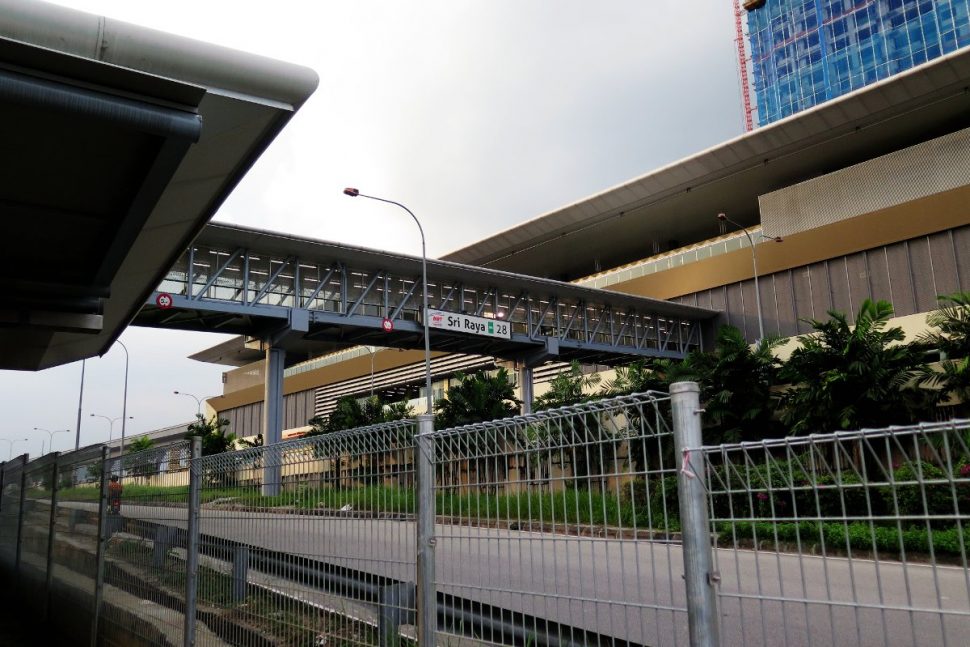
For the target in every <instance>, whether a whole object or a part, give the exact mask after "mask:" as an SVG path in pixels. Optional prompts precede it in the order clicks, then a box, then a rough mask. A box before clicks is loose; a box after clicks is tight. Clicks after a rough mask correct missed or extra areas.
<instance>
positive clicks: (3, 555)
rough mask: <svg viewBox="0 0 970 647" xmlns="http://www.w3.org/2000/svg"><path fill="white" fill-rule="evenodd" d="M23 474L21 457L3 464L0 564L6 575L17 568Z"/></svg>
mask: <svg viewBox="0 0 970 647" xmlns="http://www.w3.org/2000/svg"><path fill="white" fill-rule="evenodd" d="M23 473H24V459H23V457H18V458H15V459H14V460H12V461H7V462H6V463H4V464H3V492H2V495H0V564H2V567H3V570H4V571H5V572H7V573H14V572H15V569H16V566H17V546H18V544H17V542H18V540H19V536H18V535H19V530H20V526H19V524H20V510H21V507H20V494H21V490H22V488H21V479H22V477H23Z"/></svg>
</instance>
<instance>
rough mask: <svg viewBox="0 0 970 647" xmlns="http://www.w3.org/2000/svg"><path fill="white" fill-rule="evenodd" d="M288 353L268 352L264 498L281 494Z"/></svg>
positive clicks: (264, 414)
mask: <svg viewBox="0 0 970 647" xmlns="http://www.w3.org/2000/svg"><path fill="white" fill-rule="evenodd" d="M285 360H286V351H285V350H283V349H282V348H273V347H272V346H270V347H268V348H267V349H266V388H265V389H264V391H263V444H264V445H265V446H266V448H267V450H268V451H267V452H266V453H265V454H264V456H265V459H264V460H265V462H264V463H263V495H265V496H276V495H278V494H279V493H280V482H281V481H282V470H281V466H280V460H279V453H278V452H277V450H278V449H279V448H278V447H275V445H278V444H279V443H280V442H282V440H283V370H284V368H285V366H286V361H285Z"/></svg>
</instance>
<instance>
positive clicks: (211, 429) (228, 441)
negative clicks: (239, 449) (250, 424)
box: [185, 413, 236, 456]
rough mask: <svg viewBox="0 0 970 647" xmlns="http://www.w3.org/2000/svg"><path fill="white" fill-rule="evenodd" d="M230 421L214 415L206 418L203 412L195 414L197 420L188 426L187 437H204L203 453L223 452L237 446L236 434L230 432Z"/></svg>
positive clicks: (204, 454) (206, 454) (207, 454)
mask: <svg viewBox="0 0 970 647" xmlns="http://www.w3.org/2000/svg"><path fill="white" fill-rule="evenodd" d="M228 427H229V421H228V420H226V419H225V418H219V417H218V416H212V418H211V419H209V420H206V419H205V416H203V415H202V414H201V413H197V414H195V422H193V423H192V424H190V425H189V426H188V433H187V434H186V435H185V437H186V438H190V439H191V438H193V437H195V436H198V437H200V438H201V439H202V455H203V456H210V455H212V454H222V453H223V452H227V451H230V450H232V449H233V448H235V446H236V436H235V435H234V434H232V433H229V430H228Z"/></svg>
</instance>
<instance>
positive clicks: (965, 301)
mask: <svg viewBox="0 0 970 647" xmlns="http://www.w3.org/2000/svg"><path fill="white" fill-rule="evenodd" d="M938 299H939V301H940V303H941V305H942V307H941V308H940V309H938V310H936V311H934V312H932V313H930V315H929V316H927V317H926V323H928V324H929V325H931V326H933V327H935V328H936V330H931V331H928V332H925V333H923V334H922V335H921V336H920V338H919V340H920V342H922V343H924V344H926V346H928V347H930V348H935V349H937V350H939V351H940V364H939V370H928V371H927V372H926V374H925V376H924V384H926V385H927V386H930V387H939V388H940V389H941V391H942V394H943V397H944V399H949V398H956V399H957V400H958V401H959V404H958V405H957V415H968V414H970V292H958V293H956V294H950V295H945V296H940V297H938Z"/></svg>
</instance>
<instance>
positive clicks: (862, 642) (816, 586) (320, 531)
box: [124, 504, 970, 647]
mask: <svg viewBox="0 0 970 647" xmlns="http://www.w3.org/2000/svg"><path fill="white" fill-rule="evenodd" d="M124 514H125V515H126V516H130V517H135V518H140V519H145V520H153V521H156V522H161V523H166V524H171V525H176V526H181V527H184V526H185V516H184V515H185V509H184V508H164V507H154V506H140V505H131V504H128V505H126V506H125V509H124ZM200 526H201V531H202V533H203V534H205V535H209V536H213V537H221V538H225V539H231V540H233V541H237V542H243V543H246V544H250V545H252V546H260V547H265V548H269V549H272V550H274V551H279V552H283V553H287V554H290V555H293V556H294V559H298V558H299V557H307V558H312V559H316V560H323V561H327V562H330V563H333V564H339V565H343V566H347V567H349V568H353V569H357V570H361V571H365V572H370V573H374V574H377V575H385V576H389V577H393V578H396V579H401V580H413V579H414V563H413V555H414V544H415V539H414V530H413V525H412V524H411V523H409V522H405V521H391V520H375V519H352V518H333V517H321V516H311V515H292V514H278V513H255V512H232V511H226V510H218V509H208V508H207V509H204V510H203V512H202V516H201V522H200ZM435 533H436V539H437V546H436V560H435V567H436V581H437V586H438V589H439V590H441V591H446V592H449V593H455V594H457V595H460V596H462V597H464V598H469V599H472V600H477V601H482V602H485V603H488V604H493V605H496V606H500V607H503V608H508V609H513V610H518V611H522V612H525V613H527V614H531V615H535V616H539V617H543V618H547V619H550V620H555V621H557V622H560V623H563V624H566V625H570V626H574V627H579V628H583V629H588V630H591V631H595V632H597V633H601V634H606V635H610V636H615V637H617V638H623V639H626V640H630V641H632V642H636V643H643V644H648V645H687V644H688V643H689V641H688V637H687V619H686V613H685V612H684V611H683V609H684V606H685V594H684V590H683V581H682V579H681V572H682V561H681V549H680V546H679V545H676V544H667V543H660V542H652V541H644V540H639V541H633V540H622V539H600V538H589V537H571V536H564V535H555V534H550V533H533V532H524V531H512V530H505V529H490V528H479V527H476V526H459V525H442V524H439V525H437V526H436V528H435ZM716 552H717V555H716V559H717V561H718V565H719V569H720V573H721V577H722V582H721V585H720V591H721V597H720V602H719V604H720V609H719V611H720V615H721V639H722V644H723V645H746V646H748V645H765V646H772V647H773V646H775V645H790V646H792V647H796V646H801V645H847V646H853V647H868V646H870V645H871V646H873V647H875V646H878V645H891V646H893V647H895V646H896V645H899V646H903V645H944V644H949V645H966V644H970V638H968V636H970V582H968V576H967V573H966V572H965V571H964V569H962V568H955V567H947V566H941V567H937V568H936V569H933V568H931V567H930V566H927V565H920V564H912V563H910V564H906V565H905V566H904V565H902V564H899V563H895V562H887V561H884V562H880V563H878V564H877V563H875V562H872V561H869V560H861V559H853V560H851V561H850V560H847V559H843V558H827V559H822V558H820V557H813V556H802V557H801V558H799V557H798V556H796V555H787V554H778V553H773V552H766V551H763V552H754V551H748V550H738V551H734V550H725V549H719V550H718V551H716ZM759 582H760V585H759ZM739 596H740V597H739ZM745 596H756V597H745ZM758 598H760V599H758ZM777 598H785V600H786V601H785V602H781V601H778V600H776V599H777ZM826 601H828V602H831V603H832V604H825V602H826ZM867 605H881V606H884V607H887V608H889V610H887V611H884V612H880V611H879V610H878V609H872V608H866V606H867ZM910 608H916V609H923V610H924V611H922V612H910V611H908V610H907V609H910ZM939 609H945V610H947V611H948V612H953V614H948V615H947V616H946V619H945V621H943V620H941V614H940V613H939V612H938V610H939ZM961 614H962V615H961Z"/></svg>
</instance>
